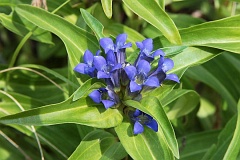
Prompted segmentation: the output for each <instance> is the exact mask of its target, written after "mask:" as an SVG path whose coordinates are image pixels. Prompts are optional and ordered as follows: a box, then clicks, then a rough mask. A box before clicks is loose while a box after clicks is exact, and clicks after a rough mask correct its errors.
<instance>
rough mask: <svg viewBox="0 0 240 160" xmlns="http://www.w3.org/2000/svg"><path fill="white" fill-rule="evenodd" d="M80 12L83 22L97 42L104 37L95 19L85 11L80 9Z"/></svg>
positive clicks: (100, 26) (101, 26)
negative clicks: (93, 34)
mask: <svg viewBox="0 0 240 160" xmlns="http://www.w3.org/2000/svg"><path fill="white" fill-rule="evenodd" d="M80 11H81V13H82V16H83V19H84V21H85V22H86V23H87V25H88V26H89V27H90V28H91V29H92V31H93V32H94V33H95V35H96V36H97V38H98V40H99V39H101V38H103V37H105V36H104V34H103V25H102V24H101V23H100V22H99V21H98V20H97V19H96V18H94V17H93V16H92V15H91V14H90V13H88V12H87V11H86V10H84V9H80Z"/></svg>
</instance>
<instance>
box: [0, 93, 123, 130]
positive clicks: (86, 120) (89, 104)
mask: <svg viewBox="0 0 240 160" xmlns="http://www.w3.org/2000/svg"><path fill="white" fill-rule="evenodd" d="M121 121H122V115H121V114H120V113H119V111H118V110H116V109H108V110H106V109H105V108H104V107H103V106H102V105H99V104H96V103H94V102H93V101H92V100H90V99H85V98H82V99H79V100H78V101H75V102H72V97H70V98H69V99H68V100H66V101H64V102H61V103H58V104H51V105H47V106H44V107H41V108H36V109H33V110H28V111H24V112H21V113H17V114H14V115H9V116H6V117H2V118H1V119H0V123H4V124H21V125H36V126H43V125H53V124H60V123H78V124H83V125H87V126H92V127H97V128H110V127H114V126H116V125H118V124H120V123H121Z"/></svg>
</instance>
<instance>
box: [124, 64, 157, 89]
mask: <svg viewBox="0 0 240 160" xmlns="http://www.w3.org/2000/svg"><path fill="white" fill-rule="evenodd" d="M124 70H125V72H126V74H127V75H128V78H129V79H130V91H131V92H136V91H140V90H141V89H142V86H144V85H146V86H150V87H158V86H159V80H158V78H157V77H156V76H150V77H149V76H148V73H149V71H150V70H151V66H150V64H149V63H148V62H147V61H146V60H141V61H139V63H138V64H137V66H136V67H135V66H131V65H130V66H126V67H125V68H124Z"/></svg>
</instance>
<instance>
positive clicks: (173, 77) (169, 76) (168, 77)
mask: <svg viewBox="0 0 240 160" xmlns="http://www.w3.org/2000/svg"><path fill="white" fill-rule="evenodd" d="M165 80H172V81H175V82H177V83H180V82H179V78H178V76H177V75H176V74H167V76H166V78H165Z"/></svg>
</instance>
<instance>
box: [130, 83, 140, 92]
mask: <svg viewBox="0 0 240 160" xmlns="http://www.w3.org/2000/svg"><path fill="white" fill-rule="evenodd" d="M141 89H142V85H138V84H137V83H136V82H134V81H131V82H130V91H131V92H136V91H140V90H141Z"/></svg>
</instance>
